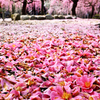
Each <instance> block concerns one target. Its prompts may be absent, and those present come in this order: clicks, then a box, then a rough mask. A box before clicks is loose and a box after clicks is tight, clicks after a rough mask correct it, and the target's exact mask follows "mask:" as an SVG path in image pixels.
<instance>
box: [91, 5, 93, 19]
mask: <svg viewBox="0 0 100 100" xmlns="http://www.w3.org/2000/svg"><path fill="white" fill-rule="evenodd" d="M93 15H94V5H92V12H91V18H92V17H93Z"/></svg>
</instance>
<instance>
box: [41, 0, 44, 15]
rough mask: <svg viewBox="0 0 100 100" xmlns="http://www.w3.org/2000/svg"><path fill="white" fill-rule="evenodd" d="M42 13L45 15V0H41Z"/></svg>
mask: <svg viewBox="0 0 100 100" xmlns="http://www.w3.org/2000/svg"><path fill="white" fill-rule="evenodd" d="M41 15H44V0H41Z"/></svg>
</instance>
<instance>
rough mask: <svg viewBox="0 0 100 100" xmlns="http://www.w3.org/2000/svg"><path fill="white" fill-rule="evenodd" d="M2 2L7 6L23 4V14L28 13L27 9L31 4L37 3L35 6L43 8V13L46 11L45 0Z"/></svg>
mask: <svg viewBox="0 0 100 100" xmlns="http://www.w3.org/2000/svg"><path fill="white" fill-rule="evenodd" d="M0 1H1V3H2V4H5V6H6V7H8V6H10V8H12V6H13V5H15V6H18V5H19V6H20V5H22V15H25V14H26V9H27V7H29V5H31V8H32V6H34V5H35V7H36V8H37V7H38V8H40V9H41V14H43V13H44V10H43V8H44V0H0Z"/></svg>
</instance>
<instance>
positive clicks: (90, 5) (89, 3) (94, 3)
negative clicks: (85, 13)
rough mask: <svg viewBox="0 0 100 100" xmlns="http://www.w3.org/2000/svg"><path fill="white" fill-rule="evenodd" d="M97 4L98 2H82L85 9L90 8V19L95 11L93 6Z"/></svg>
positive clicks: (85, 0)
mask: <svg viewBox="0 0 100 100" xmlns="http://www.w3.org/2000/svg"><path fill="white" fill-rule="evenodd" d="M98 2H99V0H84V4H85V7H91V8H92V11H91V14H90V17H91V18H92V17H93V15H94V11H95V6H96V4H97V3H98Z"/></svg>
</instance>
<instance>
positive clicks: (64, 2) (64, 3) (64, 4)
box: [51, 0, 79, 15]
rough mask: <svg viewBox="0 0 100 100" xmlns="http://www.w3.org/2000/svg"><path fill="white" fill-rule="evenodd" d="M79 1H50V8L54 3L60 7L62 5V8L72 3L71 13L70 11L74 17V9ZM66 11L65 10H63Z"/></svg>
mask: <svg viewBox="0 0 100 100" xmlns="http://www.w3.org/2000/svg"><path fill="white" fill-rule="evenodd" d="M78 1H79V0H51V6H53V5H55V4H56V3H59V5H61V3H62V7H61V8H63V7H67V8H68V6H69V5H70V4H72V3H73V5H72V8H71V11H72V15H76V7H77V3H78ZM65 9H66V8H65Z"/></svg>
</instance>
